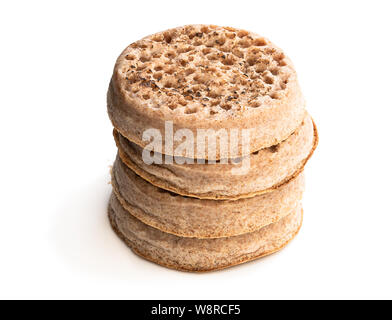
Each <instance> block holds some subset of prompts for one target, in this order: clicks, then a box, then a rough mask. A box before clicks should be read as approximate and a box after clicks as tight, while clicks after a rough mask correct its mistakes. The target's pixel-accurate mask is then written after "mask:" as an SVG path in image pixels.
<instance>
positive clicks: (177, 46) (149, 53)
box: [118, 26, 295, 117]
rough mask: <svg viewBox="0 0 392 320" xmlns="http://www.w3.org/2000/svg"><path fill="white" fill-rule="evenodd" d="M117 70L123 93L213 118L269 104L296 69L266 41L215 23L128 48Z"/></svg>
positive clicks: (156, 105)
mask: <svg viewBox="0 0 392 320" xmlns="http://www.w3.org/2000/svg"><path fill="white" fill-rule="evenodd" d="M118 69H119V71H120V74H121V77H122V78H123V79H124V80H126V81H123V82H122V85H123V87H124V89H125V91H127V92H128V94H129V96H131V97H132V98H134V99H137V100H138V102H139V103H140V104H142V105H144V106H145V107H148V108H162V107H163V108H165V109H167V110H168V111H170V110H171V111H172V112H181V113H185V114H193V113H203V115H205V116H210V117H214V116H215V115H216V114H222V115H231V114H236V113H238V112H239V111H241V110H243V109H244V108H259V107H262V106H263V105H265V104H270V103H271V100H275V99H279V98H280V97H282V94H283V93H284V91H285V90H286V88H287V84H288V82H289V81H290V80H292V78H293V73H294V70H293V68H292V66H291V63H290V61H289V60H288V59H287V58H286V56H285V55H284V53H283V52H282V51H281V50H280V49H279V48H277V47H276V46H275V45H273V44H272V43H271V42H270V41H268V40H267V39H265V38H262V37H259V36H257V35H255V34H252V33H249V32H247V31H243V30H237V29H234V28H229V27H217V26H185V27H181V28H176V29H171V30H168V31H165V32H162V33H157V34H154V35H152V36H148V37H146V38H144V39H142V40H139V41H137V42H135V43H133V44H131V45H130V46H129V47H128V48H127V49H126V50H125V51H124V53H123V59H120V60H119V62H118ZM294 78H295V77H294Z"/></svg>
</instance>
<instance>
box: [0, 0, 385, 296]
mask: <svg viewBox="0 0 392 320" xmlns="http://www.w3.org/2000/svg"><path fill="white" fill-rule="evenodd" d="M391 12H392V7H391V2H390V1H368V2H365V1H324V2H321V1H245V0H240V1H228V0H226V1H212V0H209V1H201V0H198V1H155V2H154V1H129V0H128V1H107V2H105V3H104V2H101V1H64V2H60V1H47V2H43V1H34V2H33V1H23V2H22V1H12V2H11V1H7V2H5V1H4V2H1V5H0V30H1V31H0V32H1V37H0V57H1V59H0V92H1V94H0V98H1V102H0V104H1V117H0V130H1V131H0V137H1V149H0V150H1V160H0V161H1V163H0V168H1V171H2V175H1V177H2V179H1V211H0V212H1V222H0V298H120V299H122V298H127V299H135V298H145V299H160V298H167V299H171V298H177V299H179V298H183V299H188V298H195V299H197V298H207V299H209V298H215V299H219V298H221V299H225V298H231V299H247V298H249V299H253V298H255V299H262V298H267V299H274V298H284V299H285V298H300V299H302V298H392V289H391V288H392V272H391V270H392V253H391V252H392V249H391V245H392V228H391V225H392V209H391V198H392V196H391V179H392V174H391V162H392V156H391V150H390V147H391V141H392V139H391V138H392V134H391V120H392V102H391V91H392V89H391V81H392V63H391V56H392V44H391V31H392V22H391V21H392V18H391ZM192 23H212V24H218V25H228V26H233V27H239V28H242V29H248V30H251V31H255V32H257V33H260V34H262V35H264V36H266V37H267V38H269V39H271V40H272V41H273V42H275V43H276V44H277V45H279V46H280V47H282V48H283V49H284V50H285V52H286V53H287V54H288V56H290V58H291V59H292V60H293V61H294V64H295V66H296V68H297V71H298V74H299V78H300V83H301V86H302V89H303V92H304V94H305V96H306V99H307V107H308V109H309V111H310V113H311V114H312V116H313V117H314V119H315V121H316V122H317V124H318V129H319V133H320V144H319V148H318V150H317V152H316V153H315V155H314V157H313V158H312V160H311V161H310V163H309V165H308V166H307V191H306V194H305V199H304V208H305V217H304V225H303V229H302V230H301V232H300V234H299V235H298V237H297V238H296V239H295V240H294V241H293V242H292V243H291V244H290V245H289V246H288V247H286V248H285V249H284V250H283V251H281V252H280V253H278V254H275V255H272V256H270V257H267V258H265V259H262V260H259V261H256V262H252V263H248V264H245V265H242V266H239V267H235V268H232V269H229V270H226V271H220V272H213V273H208V274H188V273H182V272H176V271H172V270H168V269H165V268H162V267H159V266H156V265H154V264H151V263H148V262H146V261H144V260H142V259H140V258H138V257H136V256H135V255H133V254H132V253H131V251H130V250H129V249H128V248H127V247H126V246H125V245H123V243H122V242H121V241H120V240H119V239H118V238H117V237H116V236H115V235H114V233H113V232H112V230H111V229H110V227H109V224H108V221H107V218H106V206H107V201H108V197H109V194H110V190H111V188H110V185H109V184H108V182H109V166H110V165H111V163H112V161H113V160H114V157H115V154H116V149H115V145H114V142H113V139H112V135H111V123H110V122H109V120H108V117H107V114H106V90H107V86H108V83H109V79H110V76H111V72H112V68H113V66H114V62H115V59H116V58H117V56H118V55H119V54H120V52H121V51H122V50H123V49H124V48H125V47H126V46H127V45H128V44H129V43H131V42H133V41H136V40H138V39H139V38H141V37H143V36H145V35H148V34H151V33H155V32H158V31H161V30H164V29H167V28H170V27H175V26H179V25H184V24H192Z"/></svg>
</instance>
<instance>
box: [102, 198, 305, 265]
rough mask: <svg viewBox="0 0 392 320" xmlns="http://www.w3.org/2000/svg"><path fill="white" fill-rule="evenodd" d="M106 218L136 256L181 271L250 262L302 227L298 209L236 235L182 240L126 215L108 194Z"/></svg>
mask: <svg viewBox="0 0 392 320" xmlns="http://www.w3.org/2000/svg"><path fill="white" fill-rule="evenodd" d="M109 218H110V222H111V224H112V227H113V229H114V231H115V232H116V233H117V234H118V236H119V237H120V238H121V239H122V240H123V241H124V242H125V243H126V244H127V245H128V246H129V247H130V248H131V249H132V250H133V251H134V252H135V253H136V254H138V255H139V256H141V257H143V258H145V259H147V260H150V261H152V262H155V263H157V264H160V265H162V266H165V267H168V268H173V269H176V270H183V271H194V272H202V271H212V270H218V269H223V268H228V267H231V266H234V265H237V264H240V263H244V262H247V261H251V260H254V259H257V258H260V257H263V256H266V255H268V254H271V253H274V252H276V251H278V250H280V249H281V248H283V247H284V246H285V245H286V244H287V243H288V242H289V241H290V240H291V239H293V238H294V237H295V235H296V234H297V233H298V231H299V229H300V228H301V224H302V207H301V206H298V207H296V208H293V212H292V213H290V214H289V215H287V216H286V217H285V218H283V219H281V220H279V221H278V222H276V223H273V224H270V225H268V226H266V227H264V228H262V229H260V230H258V231H255V232H251V233H247V234H243V235H240V236H234V237H227V238H218V239H197V238H182V237H178V236H175V235H172V234H168V233H165V232H162V231H160V230H158V229H155V228H153V227H150V226H148V225H146V224H144V223H142V222H141V221H139V220H138V219H136V218H135V217H133V216H132V215H131V214H129V213H128V212H127V211H126V210H125V209H124V208H123V207H122V206H121V204H120V202H119V201H118V200H117V198H116V196H115V195H114V194H112V196H111V198H110V204H109Z"/></svg>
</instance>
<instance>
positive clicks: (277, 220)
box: [107, 25, 318, 271]
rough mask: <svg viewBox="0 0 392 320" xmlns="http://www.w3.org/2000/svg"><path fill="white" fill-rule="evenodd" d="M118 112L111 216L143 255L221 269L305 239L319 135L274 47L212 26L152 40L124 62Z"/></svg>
mask: <svg viewBox="0 0 392 320" xmlns="http://www.w3.org/2000/svg"><path fill="white" fill-rule="evenodd" d="M107 104H108V113H109V117H110V119H111V121H112V123H113V126H114V131H113V134H114V138H115V141H116V144H117V147H118V154H117V158H116V160H115V162H114V165H113V169H112V185H113V193H112V195H111V198H110V203H109V218H110V222H111V225H112V227H113V229H114V231H115V232H116V233H117V235H118V236H119V237H120V238H121V239H122V240H123V241H124V242H125V243H126V244H127V245H128V246H129V247H130V248H131V249H132V250H133V251H134V252H135V253H136V254H138V255H140V256H142V257H144V258H145V259H147V260H150V261H153V262H155V263H158V264H160V265H163V266H166V267H169V268H174V269H177V270H185V271H210V270H217V269H222V268H226V267H230V266H233V265H237V264H240V263H243V262H246V261H250V260H254V259H256V258H260V257H262V256H265V255H268V254H271V253H273V252H276V251H278V250H280V249H281V248H283V247H284V246H285V245H286V244H287V243H288V242H289V241H290V240H291V239H293V238H294V236H295V235H296V234H297V233H298V231H299V229H300V227H301V224H302V216H303V210H302V205H301V199H302V195H303V192H304V173H303V170H304V167H305V164H306V162H307V161H308V160H309V158H310V157H311V155H312V153H313V151H314V149H315V148H316V146H317V142H318V136H317V131H316V127H315V125H314V123H313V120H312V118H311V117H310V115H309V114H308V113H307V111H306V110H305V101H304V98H303V96H302V93H301V90H300V87H299V84H298V80H297V75H296V72H295V69H294V67H293V64H292V62H291V61H290V59H289V58H288V57H287V56H286V55H285V54H284V53H283V52H282V50H281V49H280V48H278V47H277V46H275V45H274V44H273V43H271V42H270V41H269V40H267V39H265V38H263V37H260V36H259V35H257V34H254V33H251V32H248V31H244V30H238V29H234V28H229V27H218V26H213V25H190V26H185V27H179V28H175V29H170V30H167V31H164V32H160V33H156V34H154V35H151V36H148V37H146V38H143V39H141V40H139V41H137V42H135V43H133V44H131V45H130V46H128V47H127V48H126V49H125V50H124V51H123V53H122V54H121V55H120V57H119V58H118V59H117V62H116V65H115V68H114V72H113V76H112V79H111V82H110V85H109V90H108V98H107Z"/></svg>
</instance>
